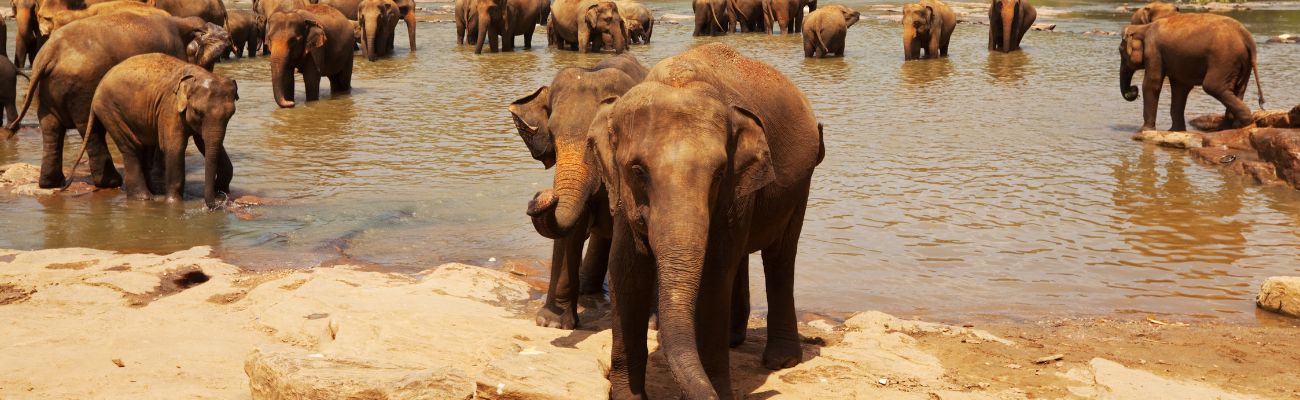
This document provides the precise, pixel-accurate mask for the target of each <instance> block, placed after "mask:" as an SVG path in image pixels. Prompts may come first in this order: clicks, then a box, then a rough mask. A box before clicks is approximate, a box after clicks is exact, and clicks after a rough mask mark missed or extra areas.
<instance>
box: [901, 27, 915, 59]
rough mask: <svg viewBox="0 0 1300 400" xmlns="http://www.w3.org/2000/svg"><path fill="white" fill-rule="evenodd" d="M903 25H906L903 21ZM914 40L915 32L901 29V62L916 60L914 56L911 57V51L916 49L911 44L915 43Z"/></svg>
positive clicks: (909, 29)
mask: <svg viewBox="0 0 1300 400" xmlns="http://www.w3.org/2000/svg"><path fill="white" fill-rule="evenodd" d="M903 23H904V24H906V23H907V21H903ZM915 38H916V31H915V30H912V29H911V28H903V60H904V61H906V60H911V59H913V58H916V57H915V56H913V55H912V51H913V50H915V49H914V48H915V47H916V46H915V45H914V44H913V43H912V42H914V41H915Z"/></svg>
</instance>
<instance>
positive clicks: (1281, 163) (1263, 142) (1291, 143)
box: [1250, 128, 1300, 188]
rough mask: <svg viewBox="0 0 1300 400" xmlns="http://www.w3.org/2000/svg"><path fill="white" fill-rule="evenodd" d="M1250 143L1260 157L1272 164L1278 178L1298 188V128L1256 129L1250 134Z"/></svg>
mask: <svg viewBox="0 0 1300 400" xmlns="http://www.w3.org/2000/svg"><path fill="white" fill-rule="evenodd" d="M1250 144H1251V145H1252V146H1254V147H1255V151H1257V152H1259V158H1260V159H1263V160H1266V161H1268V162H1269V163H1272V164H1273V166H1274V167H1275V168H1276V171H1277V177H1278V178H1281V179H1282V180H1283V181H1286V182H1287V183H1289V184H1290V185H1291V186H1292V187H1296V188H1300V130H1297V129H1276V128H1262V129H1256V130H1254V131H1253V132H1251V134H1250Z"/></svg>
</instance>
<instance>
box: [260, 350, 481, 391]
mask: <svg viewBox="0 0 1300 400" xmlns="http://www.w3.org/2000/svg"><path fill="white" fill-rule="evenodd" d="M244 373H246V374H248V384H249V387H250V388H251V389H252V398H253V399H254V400H261V399H266V400H326V399H393V400H398V399H463V398H469V397H471V396H473V394H474V385H473V381H472V380H470V378H469V377H468V376H466V375H465V373H464V372H462V371H460V370H457V369H455V368H450V367H444V368H437V369H414V368H408V367H401V366H395V365H387V364H384V363H381V362H377V361H367V360H355V359H336V358H332V357H325V356H323V355H321V354H309V353H307V352H304V351H301V350H296V349H294V350H278V351H277V350H263V349H257V350H254V351H253V352H252V353H251V354H249V355H248V358H247V359H246V361H245V362H244Z"/></svg>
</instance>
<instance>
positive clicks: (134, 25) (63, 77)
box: [8, 13, 230, 188]
mask: <svg viewBox="0 0 1300 400" xmlns="http://www.w3.org/2000/svg"><path fill="white" fill-rule="evenodd" d="M86 38H95V40H86ZM229 50H230V34H228V33H227V32H226V30H225V29H223V28H222V27H220V26H217V25H214V24H212V23H210V22H205V21H204V20H203V19H200V18H194V17H190V18H179V17H172V16H162V15H140V14H134V13H112V14H105V15H98V16H94V17H90V18H86V19H83V20H80V21H75V22H73V23H70V24H68V26H65V27H63V28H62V29H59V31H58V32H54V33H53V34H51V35H50V40H49V41H48V42H46V43H45V46H44V48H42V49H41V52H40V53H39V54H37V55H36V60H35V61H33V64H32V72H31V84H30V85H28V87H27V96H26V97H25V98H24V99H23V108H22V111H21V112H19V115H18V118H17V119H15V120H14V121H13V122H11V123H10V125H9V127H8V128H9V130H11V131H12V130H14V128H16V127H17V125H18V122H19V121H21V120H22V117H23V115H26V114H27V110H28V108H29V107H31V104H32V101H33V100H35V99H36V98H37V97H39V98H40V101H39V106H38V108H37V111H36V115H37V117H39V118H40V124H41V135H42V143H43V145H44V154H43V155H42V158H41V176H40V179H39V180H38V182H37V184H38V185H39V186H40V187H41V188H56V187H61V186H63V183H64V175H63V141H64V135H65V134H66V133H67V130H68V129H74V128H75V129H77V131H78V132H80V133H81V134H82V136H83V137H85V133H86V125H85V124H86V117H87V116H88V115H89V114H90V102H91V99H92V98H93V97H94V95H95V92H94V91H95V87H96V86H97V85H98V84H99V80H100V79H101V78H103V76H104V74H105V73H107V72H108V70H109V69H110V68H112V67H113V66H114V65H117V64H118V63H119V62H122V61H124V60H126V59H128V58H131V57H132V56H136V55H140V54H148V53H163V54H168V55H171V56H174V57H177V58H180V57H185V59H186V60H188V61H189V62H190V63H193V64H198V65H200V66H202V67H203V68H204V69H207V70H209V71H211V70H212V67H213V66H214V65H215V64H216V62H217V60H219V59H221V56H223V55H225V54H226V52H228V51H229ZM88 54H91V55H95V56H94V57H88V56H86V55H88ZM86 146H87V151H88V152H89V154H90V161H91V163H90V168H91V176H92V179H93V183H94V184H95V186H98V187H117V186H119V185H121V176H120V175H118V173H117V169H116V168H114V167H113V160H112V159H111V158H110V156H109V153H108V147H107V146H106V145H105V143H104V142H103V141H97V140H89V141H87V143H86Z"/></svg>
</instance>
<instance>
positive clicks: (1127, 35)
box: [1119, 25, 1150, 101]
mask: <svg viewBox="0 0 1300 400" xmlns="http://www.w3.org/2000/svg"><path fill="white" fill-rule="evenodd" d="M1148 28H1150V25H1129V26H1126V27H1124V34H1123V38H1122V39H1120V42H1119V91H1120V93H1121V94H1123V95H1124V100H1128V101H1133V100H1137V99H1138V88H1137V86H1133V74H1135V73H1137V71H1138V70H1140V69H1143V68H1146V61H1145V60H1144V56H1145V53H1146V46H1145V44H1144V43H1143V41H1144V40H1145V39H1146V33H1147V29H1148Z"/></svg>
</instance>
